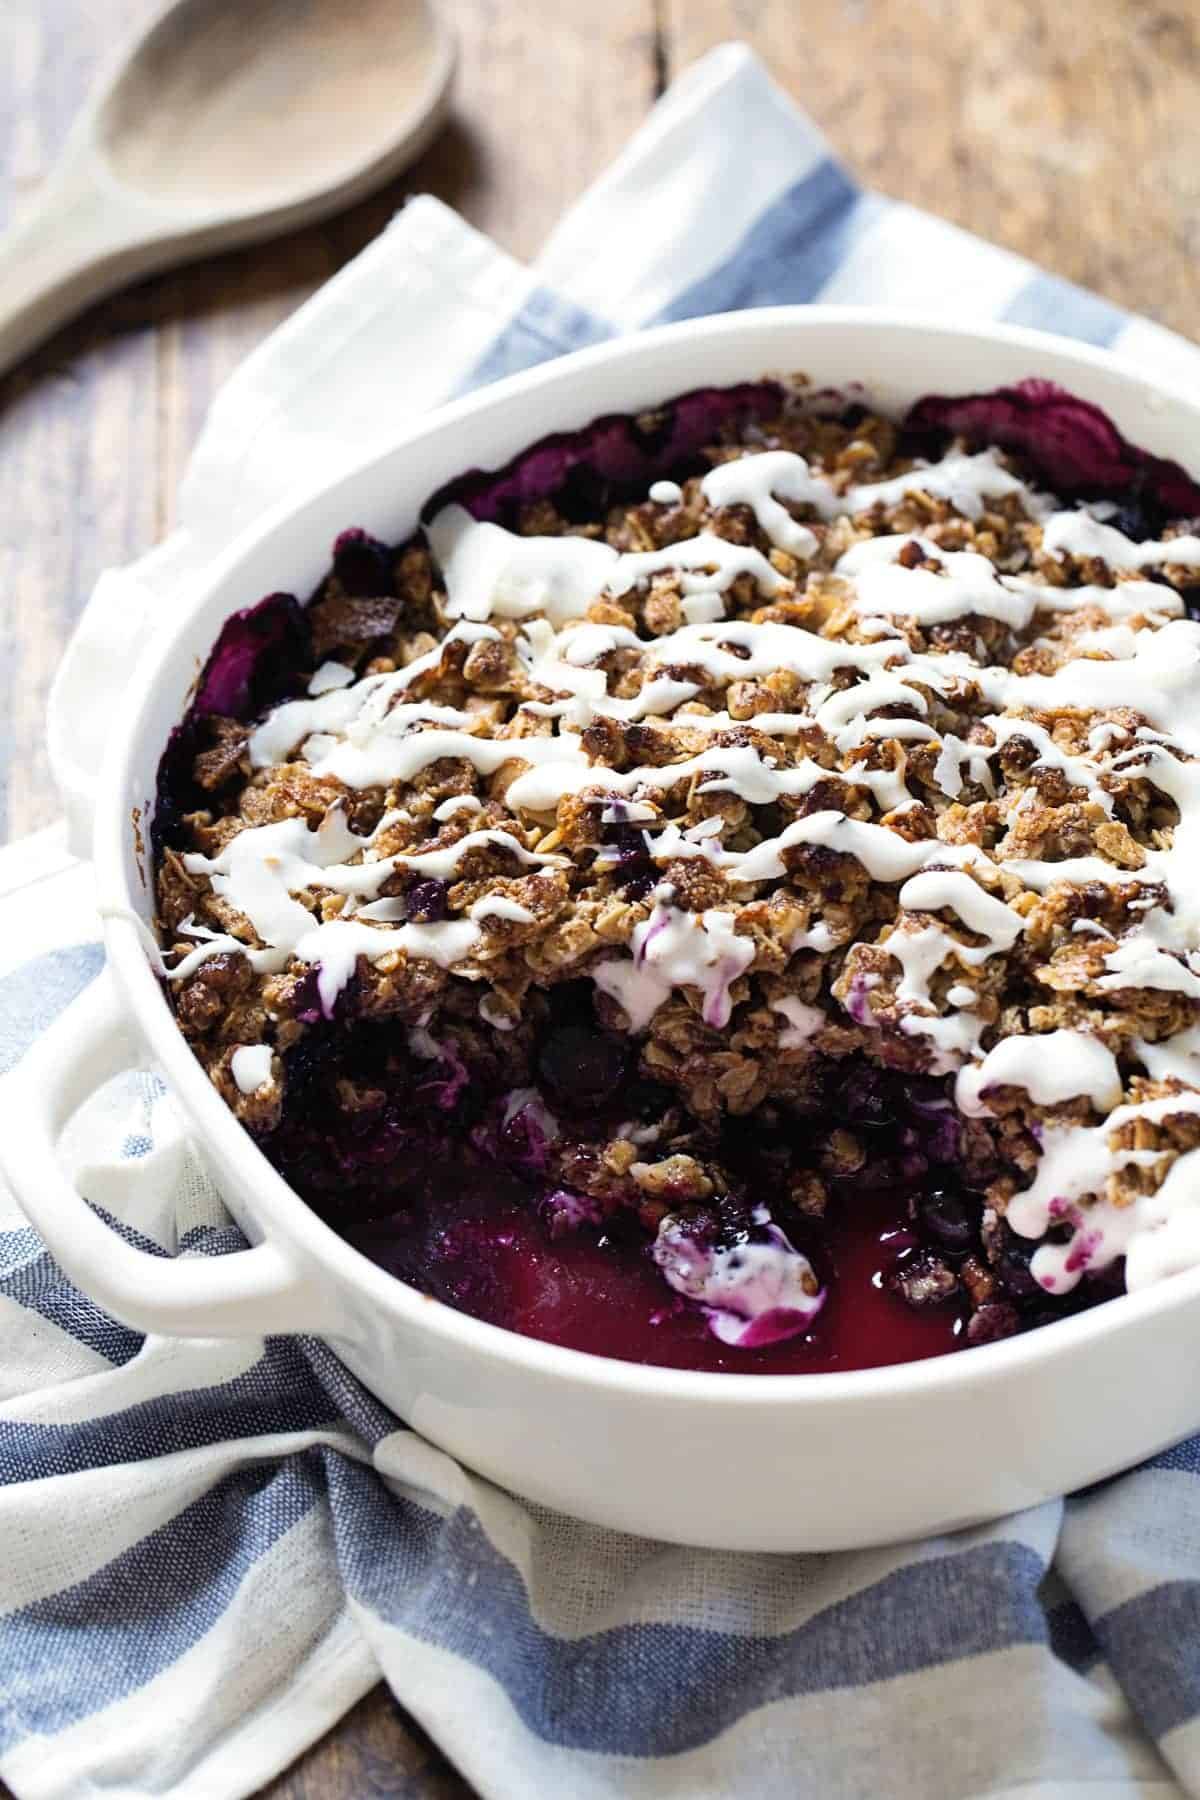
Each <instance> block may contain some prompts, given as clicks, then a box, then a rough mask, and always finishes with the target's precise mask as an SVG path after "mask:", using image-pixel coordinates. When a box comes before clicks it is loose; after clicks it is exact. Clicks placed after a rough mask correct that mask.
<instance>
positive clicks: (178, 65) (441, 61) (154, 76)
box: [0, 0, 454, 372]
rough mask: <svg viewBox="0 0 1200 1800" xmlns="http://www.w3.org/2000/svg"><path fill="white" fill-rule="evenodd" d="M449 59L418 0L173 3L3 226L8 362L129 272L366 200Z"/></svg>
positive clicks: (426, 128) (442, 91) (440, 32)
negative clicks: (22, 212)
mask: <svg viewBox="0 0 1200 1800" xmlns="http://www.w3.org/2000/svg"><path fill="white" fill-rule="evenodd" d="M453 68H454V48H453V43H452V40H451V39H450V36H449V34H448V32H447V31H446V29H445V27H444V26H442V25H441V24H440V23H439V21H438V20H437V19H436V17H435V15H434V14H433V12H432V11H431V9H430V7H429V6H428V4H427V3H426V0H175V4H174V5H172V6H170V7H169V8H168V9H167V10H166V11H165V12H164V13H161V14H160V15H159V16H158V17H157V18H156V19H155V20H154V21H152V23H151V24H150V25H149V27H148V28H147V29H146V30H145V31H144V32H143V33H142V34H141V36H140V37H138V38H137V39H135V40H134V41H133V42H132V43H131V44H129V45H128V46H127V47H126V49H125V51H124V53H123V54H122V55H121V56H120V57H119V59H118V62H117V65H116V67H115V68H114V69H113V70H112V72H111V73H110V74H109V76H108V78H107V80H105V81H103V82H102V83H101V84H100V86H99V87H98V89H97V90H96V92H95V93H94V94H93V95H92V97H91V98H90V100H89V101H88V103H87V105H86V106H85V108H84V111H83V113H82V115H81V116H80V118H79V119H78V120H77V121H76V124H75V127H74V129H73V130H72V132H71V135H70V138H69V139H68V142H67V145H66V147H65V149H64V151H63V154H62V157H61V159H60V161H59V163H58V166H57V167H56V169H55V170H54V172H53V173H52V174H51V176H50V177H49V179H48V180H47V182H46V183H45V185H44V187H43V189H42V192H41V194H40V195H39V197H38V200H37V202H36V204H35V206H34V209H33V211H32V212H31V213H30V214H29V215H28V216H27V217H26V218H25V219H24V220H23V221H22V222H21V223H20V224H19V225H18V226H16V227H15V228H14V229H13V230H12V231H10V232H9V233H8V234H7V236H6V237H5V238H4V239H3V240H0V276H2V277H3V279H2V280H0V372H2V371H3V370H4V369H6V368H8V367H10V366H11V365H12V364H13V363H14V362H15V361H16V360H17V359H18V358H19V357H21V356H23V355H24V354H25V353H26V351H28V350H30V349H32V348H33V346H34V345H35V344H37V343H38V342H40V341H41V340H42V339H43V338H44V337H46V336H48V335H49V334H50V332H52V331H54V330H55V329H57V327H58V326H59V325H61V324H63V323H64V322H65V321H66V320H67V319H68V318H70V317H71V316H72V315H73V314H74V313H76V312H78V311H79V310H80V309H81V308H82V307H83V306H85V305H87V304H89V303H90V302H91V301H93V300H96V299H99V298H100V297H101V296H102V295H104V294H106V293H111V292H112V291H113V290H114V289H115V288H117V287H120V286H123V285H124V284H125V283H126V282H128V281H132V280H135V279H137V278H138V277H139V276H143V275H147V274H150V273H152V272H154V271H156V270H159V269H163V268H167V267H170V266H171V265H173V264H175V263H178V262H183V261H186V260H188V259H190V258H193V257H195V256H199V255H206V254H211V253H213V252H215V251H218V250H223V249H229V248H232V247H234V246H236V245H238V244H246V243H249V242H251V241H253V240H255V239H259V238H264V237H269V236H271V235H273V234H275V233H278V232H282V231H286V230H290V229H293V228H295V227H296V226H299V225H304V224H309V223H311V222H312V221H314V220H316V219H320V218H323V217H326V216H327V215H328V214H330V213H333V212H335V211H338V210H340V209H341V208H343V207H345V206H348V205H350V204H351V203H352V202H353V201H355V200H358V199H361V198H362V197H363V196H364V195H366V194H367V193H369V192H370V191H371V190H372V189H374V188H376V187H378V186H380V185H381V184H382V183H383V182H385V181H386V180H388V179H389V178H390V177H392V176H393V175H395V174H397V173H398V172H399V171H400V170H401V169H402V168H404V167H405V166H406V165H407V164H409V163H410V162H412V161H413V160H414V158H415V157H416V156H418V155H419V154H420V152H421V151H422V150H423V149H424V148H425V146H426V144H427V143H428V142H429V141H430V139H431V138H432V137H433V135H434V133H435V131H436V130H437V128H438V126H439V125H440V123H441V121H442V119H443V118H444V116H445V112H446V108H447V104H448V99H449V91H450V82H451V76H452V74H453Z"/></svg>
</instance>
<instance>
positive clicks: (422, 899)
mask: <svg viewBox="0 0 1200 1800" xmlns="http://www.w3.org/2000/svg"><path fill="white" fill-rule="evenodd" d="M404 906H405V910H406V911H407V913H408V916H409V918H410V919H411V920H412V921H413V923H414V924H417V925H436V924H437V923H438V922H439V921H440V920H441V919H444V918H445V916H446V883H445V882H444V881H433V880H430V881H418V882H417V883H416V885H415V886H414V887H410V888H409V890H408V892H407V894H405V896H404Z"/></svg>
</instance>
